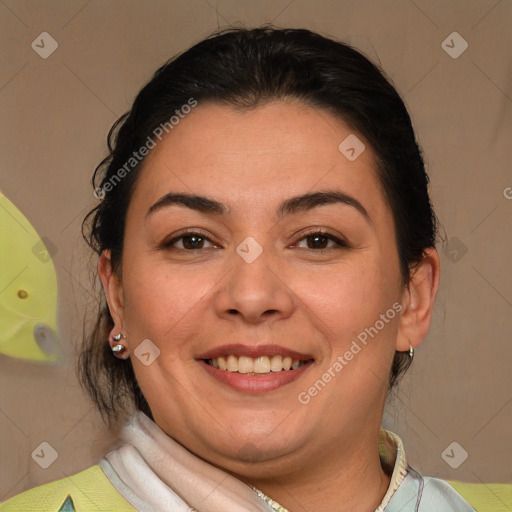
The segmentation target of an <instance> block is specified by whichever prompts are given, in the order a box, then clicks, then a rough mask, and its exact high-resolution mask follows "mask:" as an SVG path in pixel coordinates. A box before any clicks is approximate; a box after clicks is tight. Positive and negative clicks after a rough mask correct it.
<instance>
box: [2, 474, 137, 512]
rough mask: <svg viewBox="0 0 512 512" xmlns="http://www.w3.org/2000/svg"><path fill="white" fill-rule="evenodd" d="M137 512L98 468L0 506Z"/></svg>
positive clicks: (30, 510) (39, 511)
mask: <svg viewBox="0 0 512 512" xmlns="http://www.w3.org/2000/svg"><path fill="white" fill-rule="evenodd" d="M98 510H111V511H116V512H136V509H135V508H133V507H132V506H131V505H130V503H128V502H127V501H126V500H125V499H124V498H123V496H121V494H119V492H117V490H116V488H115V487H114V486H113V485H112V483H111V482H110V480H109V479H108V478H107V477H106V475H105V473H104V472H103V470H102V469H101V468H100V466H97V465H96V466H92V467H90V468H88V469H86V470H84V471H82V472H80V473H77V474H76V475H72V476H70V477H67V478H63V479H61V480H56V481H55V482H50V483H48V484H45V485H41V486H39V487H35V488H34V489H30V490H28V491H25V492H23V493H21V494H18V495H17V496H14V497H13V498H11V499H9V500H7V501H5V502H4V503H0V512H14V511H16V512H97V511H98Z"/></svg>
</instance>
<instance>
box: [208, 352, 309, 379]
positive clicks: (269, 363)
mask: <svg viewBox="0 0 512 512" xmlns="http://www.w3.org/2000/svg"><path fill="white" fill-rule="evenodd" d="M204 362H205V363H206V364H207V365H209V366H212V367H213V368H216V369H219V370H222V371H226V372H231V373H241V374H244V375H268V374H269V373H277V372H288V371H294V370H298V369H299V368H301V367H302V366H304V365H305V364H307V363H309V362H313V359H306V360H304V359H292V358H291V357H290V356H285V357H283V356H281V355H274V356H271V355H262V356H258V357H256V358H254V357H248V356H236V355H234V354H230V355H229V356H227V357H222V356H221V357H215V358H210V359H204Z"/></svg>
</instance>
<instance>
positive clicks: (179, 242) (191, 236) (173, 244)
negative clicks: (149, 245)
mask: <svg viewBox="0 0 512 512" xmlns="http://www.w3.org/2000/svg"><path fill="white" fill-rule="evenodd" d="M205 244H210V246H208V245H206V246H205ZM164 247H165V248H167V249H182V250H198V249H207V248H208V247H216V246H215V245H214V244H213V243H212V242H211V241H210V240H209V239H208V238H207V237H206V236H204V235H202V234H201V233H184V234H183V235H180V236H178V237H176V238H173V239H172V240H170V241H169V242H166V243H165V244H164Z"/></svg>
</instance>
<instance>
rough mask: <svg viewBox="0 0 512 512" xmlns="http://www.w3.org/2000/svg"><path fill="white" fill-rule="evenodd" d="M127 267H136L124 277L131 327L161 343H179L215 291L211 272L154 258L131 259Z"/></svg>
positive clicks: (137, 335)
mask: <svg viewBox="0 0 512 512" xmlns="http://www.w3.org/2000/svg"><path fill="white" fill-rule="evenodd" d="M125 268H129V269H136V271H134V272H130V273H129V274H128V273H127V274H125V275H124V276H123V286H124V290H125V318H126V325H127V330H128V331H129V332H130V333H132V335H135V336H136V337H137V338H140V337H142V338H149V339H152V340H153V339H154V340H155V343H156V344H157V345H159V344H164V343H166V344H168V343H173V344H177V343H178V342H179V340H180V333H183V331H184V330H186V329H187V325H190V322H191V321H192V319H193V318H194V317H195V315H196V313H197V311H198V310H200V309H201V308H202V307H203V305H204V302H205V300H206V298H207V296H208V291H209V290H211V287H212V284H213V283H212V282H211V279H210V278H209V276H208V274H205V272H200V271H198V268H197V267H193V266H183V267H181V268H179V269H178V268H176V267H171V266H170V265H166V264H162V263H157V264H155V263H154V262H153V261H151V260H150V259H147V260H143V259H139V260H138V261H135V260H132V261H130V260H129V258H127V264H126V267H125ZM210 277H211V278H213V276H211V275H210Z"/></svg>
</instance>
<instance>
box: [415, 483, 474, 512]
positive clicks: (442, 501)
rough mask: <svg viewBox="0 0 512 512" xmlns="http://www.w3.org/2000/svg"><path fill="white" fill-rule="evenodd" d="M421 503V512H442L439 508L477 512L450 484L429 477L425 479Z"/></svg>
mask: <svg viewBox="0 0 512 512" xmlns="http://www.w3.org/2000/svg"><path fill="white" fill-rule="evenodd" d="M420 503H421V506H420V508H419V511H420V512H421V511H422V510H441V509H438V507H446V510H453V511H461V512H466V511H467V512H472V511H474V510H475V509H474V508H473V507H472V506H471V505H470V504H469V503H468V502H467V501H466V500H465V499H464V498H463V497H462V496H461V495H460V494H459V493H458V492H457V491H456V490H455V489H454V488H453V487H452V486H451V485H450V484H449V483H448V482H446V481H445V480H441V479H439V478H434V477H429V476H424V477H423V489H422V490H421V501H420Z"/></svg>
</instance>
